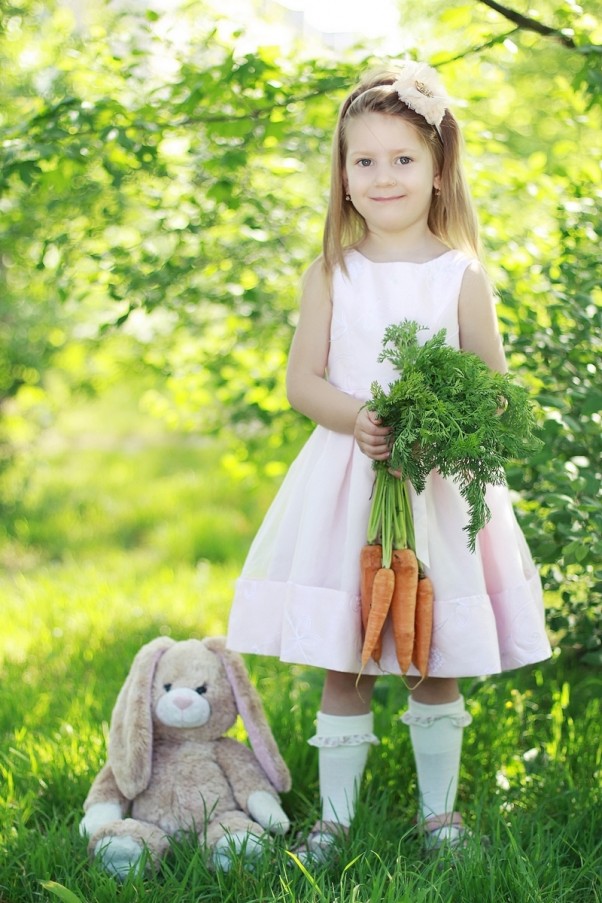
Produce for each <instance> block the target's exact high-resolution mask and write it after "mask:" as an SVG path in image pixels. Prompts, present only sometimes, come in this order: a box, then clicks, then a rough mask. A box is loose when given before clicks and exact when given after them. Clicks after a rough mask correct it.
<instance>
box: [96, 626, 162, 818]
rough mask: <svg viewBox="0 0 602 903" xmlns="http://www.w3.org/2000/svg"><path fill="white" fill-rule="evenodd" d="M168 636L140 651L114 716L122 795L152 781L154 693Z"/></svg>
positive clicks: (112, 755)
mask: <svg viewBox="0 0 602 903" xmlns="http://www.w3.org/2000/svg"><path fill="white" fill-rule="evenodd" d="M173 644H174V640H172V639H170V638H169V637H165V636H162V637H157V638H156V639H154V640H151V642H150V643H147V644H146V645H145V646H143V647H142V648H141V649H140V650H139V652H138V653H137V655H136V657H135V658H134V661H133V662H132V667H131V668H130V673H129V674H128V676H127V678H126V680H125V683H124V684H123V686H122V688H121V690H120V692H119V696H118V697H117V702H116V703H115V707H114V709H113V714H112V716H111V728H110V731H109V765H110V766H111V769H112V771H113V774H114V775H115V780H116V782H117V786H118V787H119V789H120V790H121V792H122V793H123V795H124V796H125V797H126V798H127V799H129V800H133V799H134V798H135V797H136V796H138V794H139V793H141V792H142V791H143V790H144V789H145V788H146V787H148V784H149V782H150V778H151V768H152V747H153V720H152V711H151V695H152V687H153V678H154V675H155V669H156V667H157V663H158V661H159V659H160V658H161V656H162V655H163V653H164V652H165V651H166V650H167V649H169V647H170V646H173Z"/></svg>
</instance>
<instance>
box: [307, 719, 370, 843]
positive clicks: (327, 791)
mask: <svg viewBox="0 0 602 903" xmlns="http://www.w3.org/2000/svg"><path fill="white" fill-rule="evenodd" d="M373 725H374V716H373V714H372V712H368V714H366V715H325V714H324V713H323V712H318V720H317V731H316V736H315V737H312V738H311V740H309V743H310V744H311V745H312V746H317V747H318V749H319V760H318V761H319V771H320V799H321V801H322V819H323V820H324V821H334V822H338V823H339V824H341V825H346V826H347V825H350V824H351V820H352V819H353V816H354V814H355V804H356V800H357V795H358V792H359V786H360V782H361V779H362V775H363V773H364V768H365V766H366V759H367V758H368V750H369V748H370V744H372V743H378V739H377V737H375V736H374V734H373V733H372V728H373Z"/></svg>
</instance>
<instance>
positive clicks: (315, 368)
mask: <svg viewBox="0 0 602 903" xmlns="http://www.w3.org/2000/svg"><path fill="white" fill-rule="evenodd" d="M331 318H332V301H331V297H330V285H329V280H328V277H327V276H326V273H325V270H324V264H323V262H322V260H321V259H318V260H316V261H315V262H314V263H313V264H312V265H311V266H310V267H309V269H308V271H307V273H306V274H305V278H304V280H303V291H302V294H301V307H300V312H299V322H298V324H297V329H296V330H295V335H294V337H293V342H292V345H291V350H290V353H289V358H288V367H287V372H286V390H287V396H288V400H289V402H290V403H291V405H292V407H293V408H295V410H297V411H299V412H300V413H301V414H305V416H306V417H309V418H310V420H313V421H314V422H315V423H319V424H320V425H321V426H324V427H326V428H327V429H330V430H333V431H334V432H337V433H347V434H350V435H354V436H355V438H356V441H357V443H358V445H359V447H360V449H361V450H362V451H363V452H364V454H366V455H368V456H369V457H370V458H378V459H385V458H387V457H388V454H389V448H388V445H387V440H386V437H387V435H388V432H389V431H388V429H387V428H385V427H379V426H378V425H377V424H376V423H375V422H374V419H373V415H372V414H371V413H370V412H368V411H366V410H365V408H364V407H363V403H362V402H361V401H359V400H358V399H357V398H353V396H351V395H347V394H346V393H345V392H341V390H340V389H337V388H336V387H335V386H333V385H331V383H329V382H328V381H327V379H326V364H327V361H328V349H329V345H330V322H331Z"/></svg>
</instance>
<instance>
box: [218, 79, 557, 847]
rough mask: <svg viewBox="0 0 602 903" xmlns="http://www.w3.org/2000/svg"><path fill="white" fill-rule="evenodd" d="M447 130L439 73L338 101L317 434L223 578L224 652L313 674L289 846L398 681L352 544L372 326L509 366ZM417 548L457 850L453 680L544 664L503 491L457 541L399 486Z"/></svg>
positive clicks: (367, 428)
mask: <svg viewBox="0 0 602 903" xmlns="http://www.w3.org/2000/svg"><path fill="white" fill-rule="evenodd" d="M460 148H461V137H460V132H459V128H458V124H457V122H456V120H455V118H454V117H453V115H452V114H451V112H450V111H449V109H448V99H447V97H446V96H445V92H444V89H443V87H442V86H441V84H440V81H439V78H438V76H437V73H436V72H435V71H434V70H433V69H431V68H430V67H429V66H427V65H425V64H420V63H413V62H406V63H403V64H401V66H400V68H399V70H398V71H392V72H380V73H377V74H374V75H371V76H369V77H367V78H366V79H365V80H364V81H362V82H361V84H359V85H358V86H357V87H356V88H355V89H354V90H353V91H352V92H351V94H350V95H349V96H348V97H347V99H346V100H345V101H344V103H343V105H342V108H341V111H340V115H339V119H338V123H337V127H336V131H335V135H334V148H333V159H332V179H331V193H330V203H329V208H328V214H327V218H326V226H325V231H324V247H323V255H322V257H320V258H319V259H318V260H316V261H315V262H314V263H313V264H312V265H311V266H310V267H309V269H308V271H307V273H306V275H305V278H304V282H303V293H302V299H301V309H300V316H299V322H298V326H297V329H296V332H295V336H294V339H293V343H292V347H291V351H290V357H289V363H288V370H287V391H288V397H289V400H290V403H291V404H292V406H293V407H294V408H296V409H297V410H298V411H300V412H302V413H303V414H305V415H306V416H307V417H309V418H311V419H312V420H313V421H315V423H316V424H317V427H316V429H315V430H314V432H313V433H312V435H311V437H310V438H309V440H308V441H307V443H306V445H305V446H304V448H303V449H302V451H301V453H300V454H299V455H298V457H297V459H296V460H295V462H294V463H293V465H292V466H291V468H290V471H289V473H288V475H287V477H286V479H285V480H284V482H283V484H282V487H281V489H280V491H279V492H278V494H277V496H276V499H275V501H274V502H273V504H272V506H271V508H270V510H269V511H268V513H267V515H266V517H265V520H264V522H263V525H262V526H261V528H260V530H259V532H258V534H257V536H256V538H255V540H254V542H253V545H252V547H251V550H250V552H249V555H248V558H247V561H246V563H245V566H244V569H243V572H242V575H241V577H240V579H239V580H238V582H237V587H236V593H235V598H234V602H233V608H232V612H231V617H230V624H229V634H228V643H229V646H230V648H232V649H235V650H238V651H239V652H248V653H258V654H261V655H273V656H279V657H280V659H281V660H282V661H286V662H295V663H300V664H304V665H313V666H317V667H320V668H324V669H326V678H325V682H324V689H323V694H322V700H321V705H320V711H319V712H318V713H317V731H316V735H315V736H314V737H313V738H312V739H311V740H310V741H309V742H310V744H312V745H313V746H315V747H317V748H318V756H319V778H320V797H321V805H322V815H321V818H320V820H319V821H318V822H317V823H316V825H315V827H314V828H313V829H312V831H311V833H310V835H309V837H308V839H307V843H306V845H305V846H304V848H303V850H302V851H301V852H302V853H303V854H304V855H306V856H308V857H309V856H313V857H315V858H317V859H321V858H324V857H325V856H326V855H327V853H328V850H329V848H330V846H331V844H332V843H333V842H334V841H335V840H336V839H337V837H340V836H341V834H344V833H345V831H346V829H347V827H348V826H349V824H350V823H351V820H352V818H353V815H354V811H355V805H356V798H357V793H358V788H359V784H360V781H361V777H362V774H363V771H364V767H365V764H366V759H367V755H368V750H369V748H370V745H371V744H373V743H378V740H377V738H376V737H375V735H374V733H373V717H372V713H371V710H370V707H371V695H372V689H373V686H374V681H375V679H376V676H377V675H379V674H397V675H399V673H400V672H399V667H398V664H397V660H396V657H395V651H394V643H393V639H392V636H391V631H390V628H389V629H388V633H386V634H385V636H384V641H383V651H382V657H381V660H380V664H379V665H378V666H377V665H376V664H375V663H374V662H372V661H371V662H370V663H369V664H368V666H367V667H366V668H365V670H364V671H363V672H362V675H361V677H360V678H359V680H358V677H357V675H358V673H359V671H360V653H361V646H362V635H361V631H362V628H361V613H360V599H359V559H360V550H361V548H362V546H363V545H364V544H365V541H366V526H367V521H368V513H369V509H370V502H371V492H372V486H373V481H374V471H373V468H372V462H373V461H382V460H386V459H387V458H388V456H389V441H388V440H389V437H388V430H387V429H386V428H384V427H382V426H380V425H379V423H378V421H377V420H376V419H375V416H374V415H373V414H372V413H371V412H369V411H368V410H367V409H366V407H365V402H366V401H367V400H368V399H369V398H370V396H371V391H370V387H371V384H372V382H373V381H374V380H377V381H378V382H379V383H380V384H381V385H382V386H383V387H387V386H388V384H389V382H391V381H393V380H394V379H396V378H397V377H398V374H397V373H395V372H394V371H393V370H392V369H391V365H390V364H388V362H382V363H378V362H377V360H378V356H379V353H380V351H381V348H382V345H381V343H382V338H383V333H384V330H385V328H386V327H387V326H388V325H389V324H391V323H399V322H400V321H402V320H404V319H406V318H407V319H411V320H416V321H418V322H419V323H420V324H421V325H424V326H426V327H428V329H427V330H425V331H424V332H423V333H421V335H422V336H424V338H425V339H426V338H428V337H429V336H430V335H432V334H433V333H434V332H436V331H437V330H439V329H441V328H445V329H446V330H447V342H448V343H449V344H450V345H452V346H454V347H455V348H462V349H466V350H467V351H472V352H475V353H476V354H478V355H479V356H480V357H481V358H482V359H483V360H484V361H485V362H486V363H487V364H488V365H489V366H490V367H491V368H492V369H495V370H499V371H505V370H506V363H505V359H504V352H503V349H502V344H501V341H500V336H499V332H498V328H497V323H496V315H495V309H494V300H493V297H492V292H491V289H490V284H489V282H488V279H487V277H486V275H485V273H484V271H483V269H482V267H481V265H480V263H479V260H478V235H477V223H476V217H475V215H474V212H473V207H472V202H471V200H470V197H469V193H468V190H467V186H466V182H465V179H464V176H463V173H462V168H461V162H460ZM410 497H411V503H412V509H413V515H414V521H415V526H416V543H417V548H416V554H417V557H418V559H419V560H420V561H421V562H422V564H423V565H424V570H425V573H426V574H427V575H428V576H429V577H430V579H431V581H432V583H433V586H434V590H435V604H434V629H433V641H432V649H431V655H430V663H429V677H428V678H427V679H425V680H423V681H422V682H419V681H418V679H417V672H416V671H415V670H414V669H412V670H411V671H410V677H409V683H410V687H412V688H413V689H412V692H411V695H410V697H409V706H408V710H407V712H406V713H405V714H404V715H403V717H402V721H403V722H404V723H405V724H406V725H408V727H409V730H410V737H411V742H412V747H413V751H414V757H415V762H416V769H417V778H418V787H419V798H420V808H419V819H418V821H419V825H420V826H421V828H422V830H423V833H424V838H425V844H426V846H427V849H430V850H436V849H439V848H440V847H442V846H449V847H454V846H457V845H459V844H461V843H462V842H463V840H464V841H465V839H466V838H465V836H463V835H464V832H465V830H466V829H465V828H464V825H463V822H462V818H461V816H460V815H459V813H457V812H456V811H455V800H456V791H457V784H458V774H459V768H460V753H461V747H462V734H463V730H464V728H465V727H466V726H467V725H468V724H470V721H471V717H470V715H469V714H468V712H467V711H466V710H465V707H464V699H463V697H462V696H461V695H460V693H459V689H458V678H460V677H468V676H475V675H483V674H491V673H496V672H500V671H503V670H507V669H511V668H517V667H519V666H521V665H528V664H531V663H534V662H537V661H541V660H543V659H545V658H547V657H548V656H549V655H550V648H549V644H548V641H547V638H546V632H545V627H544V615H543V604H542V594H541V586H540V582H539V578H538V575H537V572H536V570H535V567H534V565H533V562H532V560H531V557H530V554H529V551H528V549H527V546H526V543H525V541H524V538H523V536H522V533H521V532H520V529H519V527H518V525H517V523H516V520H515V517H514V513H513V511H512V508H511V504H510V500H509V494H508V490H507V488H506V487H501V486H495V487H494V486H491V487H489V488H488V494H487V503H488V505H489V507H490V509H491V512H492V517H491V520H490V522H489V523H488V525H487V526H486V527H485V528H484V529H483V530H482V531H481V533H480V534H479V536H478V541H477V548H476V552H475V553H471V552H470V551H469V549H468V546H467V541H466V533H465V532H464V531H463V527H464V525H465V524H466V523H467V519H468V518H467V509H466V504H465V502H464V501H463V499H462V497H461V495H460V491H459V489H458V487H457V486H456V484H455V483H454V482H453V481H450V480H444V479H443V478H442V477H441V476H440V475H439V474H438V472H436V471H433V472H432V473H431V474H430V476H429V479H428V481H427V486H426V489H425V491H424V492H423V493H421V494H420V495H417V494H416V493H415V492H414V491H413V489H412V488H411V487H410Z"/></svg>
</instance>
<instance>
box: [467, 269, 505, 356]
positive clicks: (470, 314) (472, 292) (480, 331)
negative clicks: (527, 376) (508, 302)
mask: <svg viewBox="0 0 602 903" xmlns="http://www.w3.org/2000/svg"><path fill="white" fill-rule="evenodd" d="M458 319H459V322H460V347H461V348H462V349H463V350H464V351H472V352H474V354H478V356H479V357H480V358H481V359H482V360H484V361H485V363H486V364H487V365H488V366H489V367H490V368H491V369H492V370H498V371H499V372H500V373H506V371H507V370H508V366H507V364H506V357H505V355H504V348H503V346H502V340H501V337H500V333H499V328H498V322H497V316H496V312H495V301H494V298H493V292H492V291H491V285H490V284H489V280H488V279H487V276H486V275H485V273H484V271H483V268H482V266H481V265H480V264H479V263H478V262H476V261H475V263H473V264H471V265H470V266H469V267H468V268H467V270H466V272H465V274H464V279H463V280H462V288H461V289H460V300H459V308H458Z"/></svg>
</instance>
